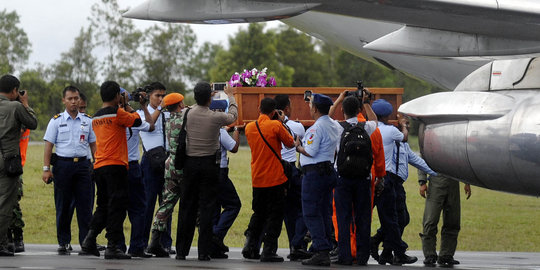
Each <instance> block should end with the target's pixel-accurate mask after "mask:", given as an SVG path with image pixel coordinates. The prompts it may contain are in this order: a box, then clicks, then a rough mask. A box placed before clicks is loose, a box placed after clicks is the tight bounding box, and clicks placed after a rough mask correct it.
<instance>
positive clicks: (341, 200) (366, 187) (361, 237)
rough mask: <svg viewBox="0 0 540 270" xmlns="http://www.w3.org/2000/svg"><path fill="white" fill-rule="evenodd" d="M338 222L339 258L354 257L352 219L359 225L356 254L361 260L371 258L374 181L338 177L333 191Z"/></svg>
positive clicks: (360, 261) (355, 224)
mask: <svg viewBox="0 0 540 270" xmlns="http://www.w3.org/2000/svg"><path fill="white" fill-rule="evenodd" d="M334 201H335V202H336V217H337V224H338V231H339V235H338V238H339V239H338V246H339V259H340V260H342V261H351V260H352V256H351V235H350V230H351V221H352V220H354V228H355V229H356V257H357V261H358V263H360V264H363V263H366V262H367V261H368V259H369V237H370V234H371V181H370V179H369V178H367V179H350V178H345V177H339V178H338V181H337V185H336V189H335V192H334Z"/></svg>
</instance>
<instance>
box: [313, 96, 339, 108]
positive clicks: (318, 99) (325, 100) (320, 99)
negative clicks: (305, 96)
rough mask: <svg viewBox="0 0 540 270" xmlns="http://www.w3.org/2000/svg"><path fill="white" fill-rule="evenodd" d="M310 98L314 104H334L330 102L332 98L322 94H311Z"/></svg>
mask: <svg viewBox="0 0 540 270" xmlns="http://www.w3.org/2000/svg"><path fill="white" fill-rule="evenodd" d="M311 100H312V102H313V103H315V104H320V105H329V106H332V105H334V102H332V99H331V98H329V97H328V96H326V95H323V94H313V95H312V99H311Z"/></svg>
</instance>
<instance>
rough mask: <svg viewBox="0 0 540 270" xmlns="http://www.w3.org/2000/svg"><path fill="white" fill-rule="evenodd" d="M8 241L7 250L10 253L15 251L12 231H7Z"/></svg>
mask: <svg viewBox="0 0 540 270" xmlns="http://www.w3.org/2000/svg"><path fill="white" fill-rule="evenodd" d="M6 239H7V246H6V247H7V250H8V251H9V252H13V251H15V244H13V231H12V230H11V229H8V230H7V236H6Z"/></svg>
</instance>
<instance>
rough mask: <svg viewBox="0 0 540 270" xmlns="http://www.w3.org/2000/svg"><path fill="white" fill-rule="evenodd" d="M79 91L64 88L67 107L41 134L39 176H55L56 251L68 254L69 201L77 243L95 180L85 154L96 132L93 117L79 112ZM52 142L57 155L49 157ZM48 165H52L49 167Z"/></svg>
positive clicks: (91, 201)
mask: <svg viewBox="0 0 540 270" xmlns="http://www.w3.org/2000/svg"><path fill="white" fill-rule="evenodd" d="M79 93H80V91H79V89H77V88H76V87H74V86H68V87H66V88H64V90H63V92H62V95H63V97H62V102H63V103H64V105H65V107H66V110H65V111H64V112H62V113H60V114H57V115H55V116H54V117H53V118H52V119H51V120H50V121H49V124H48V126H47V131H46V132H45V136H44V137H43V139H44V140H45V153H44V157H43V175H42V180H43V182H45V183H49V182H50V179H51V178H53V176H54V181H53V182H54V202H55V206H56V234H57V239H58V244H59V247H58V250H57V251H58V254H59V255H69V254H70V249H71V246H70V242H71V218H72V216H73V211H72V210H71V209H70V208H71V204H72V203H73V205H74V206H75V208H76V209H77V223H78V224H79V243H82V242H83V240H84V237H85V236H86V234H87V233H88V229H89V225H90V220H91V218H92V207H93V204H94V193H93V190H94V189H93V185H94V183H93V182H92V180H91V177H90V174H91V163H90V158H89V157H88V155H89V149H90V150H91V153H92V154H93V153H94V152H95V149H96V136H95V135H94V131H93V130H92V119H91V118H90V117H89V116H88V115H86V114H82V113H79V101H80V95H79ZM53 146H55V147H56V154H55V155H56V158H53V159H52V160H51V157H52V156H53V154H52V149H53ZM55 159H56V160H55ZM50 165H53V166H54V167H53V169H52V171H51V168H50Z"/></svg>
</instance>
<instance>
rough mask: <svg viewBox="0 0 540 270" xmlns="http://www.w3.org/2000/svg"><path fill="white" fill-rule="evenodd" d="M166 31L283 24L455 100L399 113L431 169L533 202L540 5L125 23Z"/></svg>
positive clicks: (156, 15)
mask: <svg viewBox="0 0 540 270" xmlns="http://www.w3.org/2000/svg"><path fill="white" fill-rule="evenodd" d="M123 16H124V17H127V18H135V19H143V20H156V21H165V22H183V23H202V24H227V23H249V22H262V21H271V20H280V21H282V22H284V23H285V24H288V25H290V26H292V27H294V28H297V29H299V30H300V31H303V32H305V33H307V34H309V35H311V36H313V37H316V38H318V39H321V40H323V41H325V42H327V43H330V44H333V45H336V46H338V47H340V48H342V49H344V50H346V51H348V52H350V53H352V54H354V55H357V56H359V57H361V58H363V59H366V60H368V61H371V62H373V63H377V64H379V65H383V66H385V67H387V68H390V69H393V70H399V71H401V72H403V73H405V74H408V75H410V76H412V77H416V78H418V79H421V80H424V81H426V82H429V83H432V84H435V85H438V86H441V87H443V88H445V89H448V90H453V91H452V92H442V93H436V94H431V95H427V96H424V97H420V98H418V99H415V100H412V101H409V102H407V103H405V104H402V105H401V106H400V108H399V110H398V111H399V112H400V113H402V114H405V115H407V116H410V117H412V118H414V119H418V120H419V121H420V122H421V125H420V131H419V144H420V150H421V153H422V155H423V157H424V159H425V160H426V162H427V163H428V164H429V166H430V167H431V168H432V169H434V170H435V171H438V172H440V173H442V174H445V175H448V176H451V177H453V178H455V179H458V180H460V181H463V182H465V183H469V184H473V185H476V186H480V187H484V188H488V189H493V190H499V191H504V192H510V193H516V194H524V195H531V196H537V197H538V196H539V195H540V90H539V89H540V58H536V57H538V56H540V35H538V33H539V31H540V1H534V0H406V1H405V0H401V1H400V0H296V1H294V0H293V1H287V0H197V1H193V0H146V1H145V2H144V3H142V4H140V5H138V6H136V7H134V8H131V9H129V10H128V11H127V12H125V13H124V14H123Z"/></svg>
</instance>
